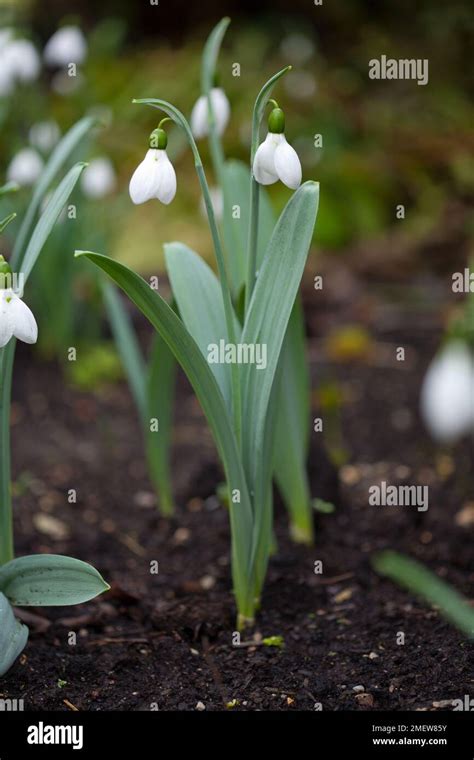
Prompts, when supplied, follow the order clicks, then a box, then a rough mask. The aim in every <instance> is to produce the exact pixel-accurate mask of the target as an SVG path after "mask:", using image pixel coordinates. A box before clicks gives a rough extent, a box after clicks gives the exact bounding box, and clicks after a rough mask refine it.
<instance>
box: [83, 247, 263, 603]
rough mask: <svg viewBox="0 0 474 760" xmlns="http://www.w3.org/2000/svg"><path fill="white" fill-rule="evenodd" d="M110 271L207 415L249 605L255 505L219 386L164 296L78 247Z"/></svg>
mask: <svg viewBox="0 0 474 760" xmlns="http://www.w3.org/2000/svg"><path fill="white" fill-rule="evenodd" d="M80 255H84V256H87V258H89V259H90V260H91V261H92V262H93V263H94V264H96V265H97V266H98V267H100V268H101V269H102V270H103V271H104V272H106V273H107V274H108V275H109V276H110V277H111V278H112V279H113V280H114V282H116V284H117V285H119V287H121V288H122V289H123V290H124V291H125V293H127V295H128V297H129V298H130V299H131V300H132V301H133V302H134V303H135V305H136V306H137V307H138V308H139V309H140V311H141V312H142V313H143V314H144V315H145V316H146V317H147V319H148V320H149V321H150V322H151V324H152V325H153V326H154V327H155V329H156V330H158V332H159V333H160V335H161V336H162V338H163V339H164V340H165V341H166V343H167V345H168V346H169V348H170V349H171V351H172V352H173V354H174V355H175V357H176V359H177V361H178V362H179V363H180V364H181V366H182V367H183V370H184V372H185V373H186V375H187V377H188V379H189V381H190V383H191V385H192V386H193V388H194V391H195V393H196V396H197V397H198V400H199V402H200V404H201V406H202V408H203V411H204V414H205V415H206V417H207V420H208V423H209V426H210V428H211V430H212V433H213V435H214V439H215V441H216V445H217V448H218V451H219V454H220V456H221V459H222V462H223V464H224V469H225V471H226V478H227V482H228V484H229V488H230V489H231V490H232V489H238V490H239V492H240V503H238V504H235V505H234V504H231V507H230V519H231V525H232V553H233V557H234V561H233V563H232V567H233V573H234V575H233V577H234V588H235V593H236V596H237V597H238V601H239V608H241V609H242V608H245V606H246V604H247V602H248V599H247V595H248V590H249V547H250V544H251V535H252V506H251V502H250V497H249V491H248V487H247V482H246V479H245V474H244V471H243V468H242V462H241V459H240V455H239V450H238V447H237V442H236V439H235V435H234V431H233V429H232V424H231V420H230V418H229V414H228V412H227V409H226V405H225V401H224V398H223V396H222V393H221V392H220V390H219V386H218V385H217V382H216V380H215V378H214V375H213V374H212V372H211V370H210V369H209V365H208V363H207V362H206V360H205V359H204V357H203V355H202V353H201V351H200V349H199V347H198V345H197V344H196V342H195V340H194V339H193V338H192V336H191V335H190V334H189V333H188V332H187V330H186V328H185V326H184V325H183V323H182V322H181V320H180V319H179V318H178V317H177V316H176V314H175V313H174V311H173V310H172V309H171V308H170V306H168V304H167V303H166V301H164V300H163V298H161V296H160V295H159V294H158V293H156V292H155V291H153V290H152V289H151V288H150V286H149V285H148V283H146V282H145V280H143V279H142V278H141V277H139V275H137V274H135V272H132V271H131V270H130V269H128V267H126V266H124V265H123V264H120V263H119V262H118V261H114V260H113V259H110V258H108V257H107V256H102V255H101V254H98V253H92V252H90V251H77V252H76V256H80Z"/></svg>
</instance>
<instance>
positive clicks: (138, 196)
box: [129, 117, 176, 205]
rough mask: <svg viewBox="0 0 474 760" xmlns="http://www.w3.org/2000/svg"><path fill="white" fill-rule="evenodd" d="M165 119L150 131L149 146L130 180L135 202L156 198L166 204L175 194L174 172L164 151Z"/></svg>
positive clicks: (130, 188) (132, 197)
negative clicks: (162, 127) (163, 127)
mask: <svg viewBox="0 0 474 760" xmlns="http://www.w3.org/2000/svg"><path fill="white" fill-rule="evenodd" d="M165 121H170V119H169V118H168V117H166V118H164V119H162V120H161V121H160V123H159V125H158V128H157V129H154V130H153V132H152V133H151V135H150V141H149V146H150V148H149V150H148V151H147V154H146V156H145V158H144V159H143V161H142V162H141V164H139V166H137V168H136V169H135V171H134V173H133V176H132V179H131V180H130V186H129V192H130V198H131V199H132V201H133V202H134V203H136V204H138V203H145V201H149V200H151V199H152V198H158V200H159V201H161V202H162V203H164V204H166V205H168V203H171V201H172V200H173V198H174V196H175V195H176V174H175V171H174V168H173V164H172V163H171V161H170V160H169V158H168V155H167V153H166V146H167V145H168V136H167V134H166V132H165V130H164V129H161V125H162V124H163V123H164V122H165Z"/></svg>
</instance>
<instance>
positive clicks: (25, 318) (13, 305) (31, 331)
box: [8, 295, 38, 343]
mask: <svg viewBox="0 0 474 760" xmlns="http://www.w3.org/2000/svg"><path fill="white" fill-rule="evenodd" d="M8 306H9V309H10V313H11V321H12V326H13V335H14V336H15V338H18V340H22V341H23V342H24V343H36V341H37V340H38V325H37V324H36V319H35V318H34V316H33V312H32V311H31V309H30V308H29V307H28V306H27V305H26V303H23V301H22V300H21V298H18V296H16V295H13V297H12V299H11V301H10V303H9V305H8Z"/></svg>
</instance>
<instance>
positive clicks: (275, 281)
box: [242, 182, 319, 488]
mask: <svg viewBox="0 0 474 760" xmlns="http://www.w3.org/2000/svg"><path fill="white" fill-rule="evenodd" d="M318 199H319V184H318V183H315V182H305V183H304V184H303V185H301V187H300V188H299V189H298V190H297V191H296V192H295V193H294V195H293V196H292V197H291V199H290V201H289V202H288V203H287V205H286V207H285V209H284V210H283V213H282V214H281V216H280V218H279V220H278V223H277V225H276V227H275V230H274V232H273V235H272V237H271V240H270V242H269V244H268V248H267V252H266V254H265V257H264V260H263V263H262V266H261V269H260V272H259V275H258V278H257V281H256V283H255V288H254V291H253V294H252V299H251V302H250V305H249V310H248V312H247V317H246V321H245V325H244V329H243V332H242V343H246V344H252V345H255V344H261V345H262V346H263V347H266V351H267V366H266V369H264V370H263V369H262V370H259V369H258V368H257V366H256V364H250V363H249V364H244V365H242V400H243V415H242V420H243V428H242V451H243V456H244V467H245V472H246V473H247V477H249V478H250V483H251V484H252V485H250V487H251V488H252V487H253V484H254V482H255V478H256V473H257V471H258V469H259V467H261V460H260V457H261V453H262V445H263V436H264V426H265V419H266V416H267V409H268V403H269V399H270V394H271V390H272V386H273V381H274V377H275V372H276V368H277V365H278V361H279V358H280V352H281V347H282V344H283V340H284V337H285V333H286V329H287V326H288V321H289V319H290V315H291V311H292V309H293V304H294V302H295V299H296V295H297V292H298V288H299V285H300V282H301V277H302V275H303V271H304V266H305V263H306V258H307V255H308V251H309V247H310V244H311V238H312V234H313V228H314V223H315V220H316V214H317V210H318Z"/></svg>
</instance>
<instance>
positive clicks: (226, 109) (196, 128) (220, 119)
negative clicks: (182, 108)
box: [191, 87, 230, 140]
mask: <svg viewBox="0 0 474 760" xmlns="http://www.w3.org/2000/svg"><path fill="white" fill-rule="evenodd" d="M210 98H211V104H212V111H213V114H214V119H215V122H216V132H217V134H218V135H219V136H220V135H222V134H223V133H224V130H225V128H226V126H227V124H228V122H229V117H230V104H229V101H228V99H227V95H226V94H225V92H224V90H223V89H222V87H213V88H212V90H211V92H210ZM191 129H192V132H193V135H194V137H195V138H196V140H200V139H201V138H202V137H206V136H207V135H208V134H209V103H208V100H207V96H206V95H201V97H200V98H198V99H197V100H196V103H195V104H194V108H193V110H192V112H191Z"/></svg>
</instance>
